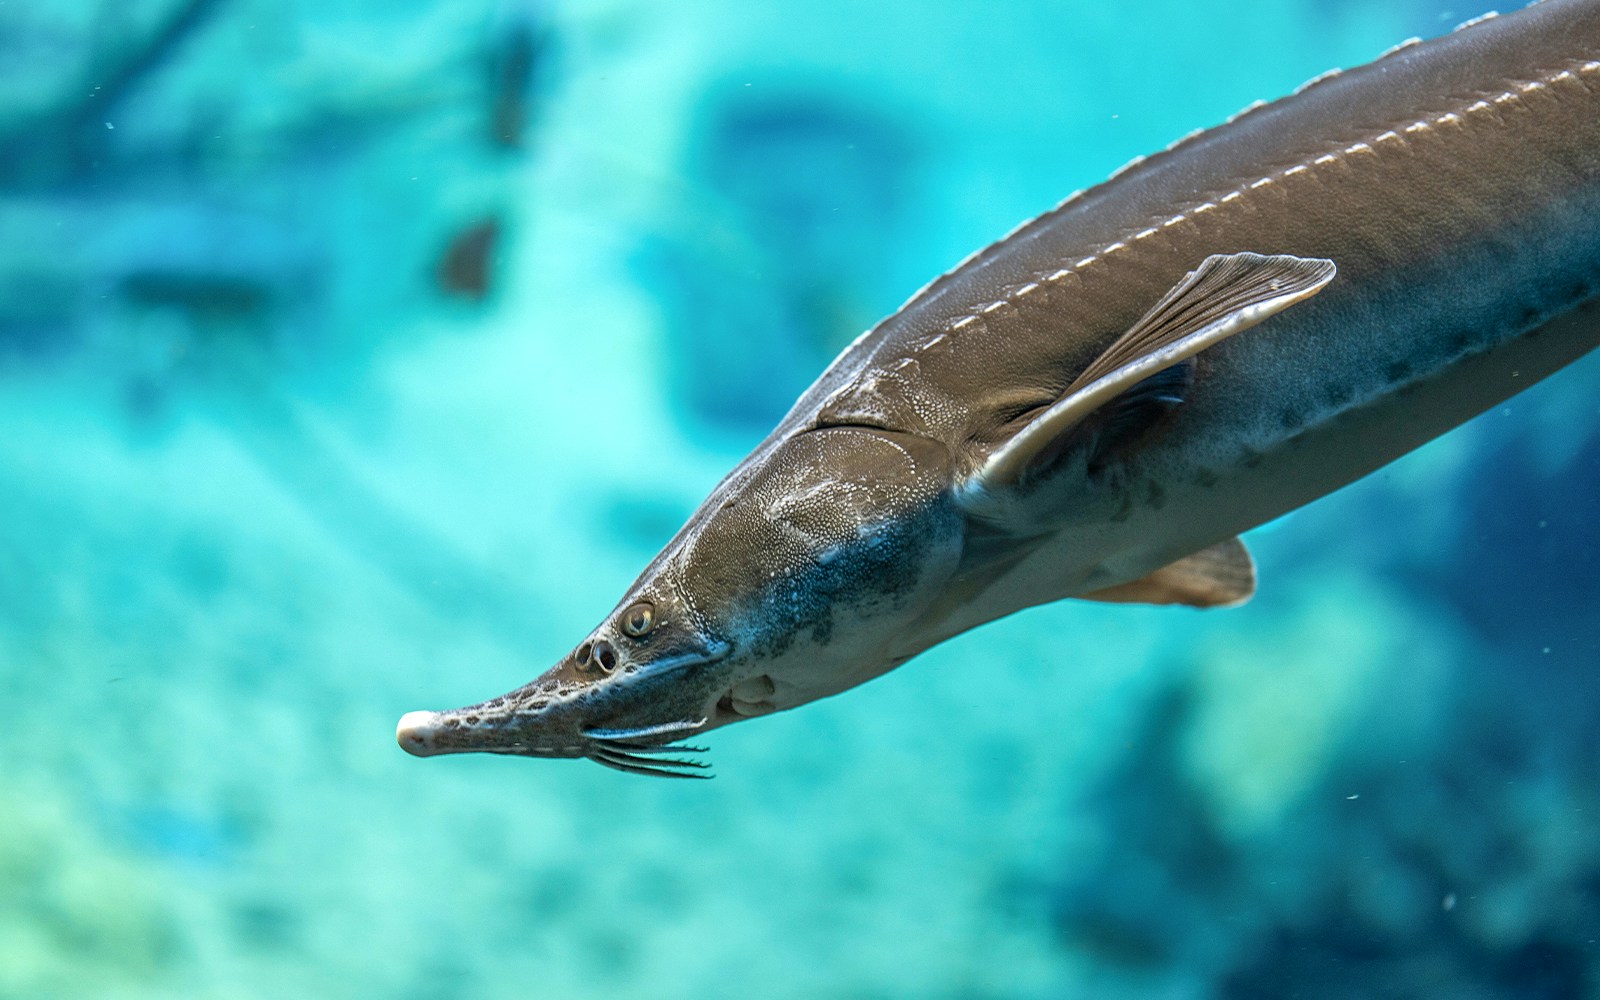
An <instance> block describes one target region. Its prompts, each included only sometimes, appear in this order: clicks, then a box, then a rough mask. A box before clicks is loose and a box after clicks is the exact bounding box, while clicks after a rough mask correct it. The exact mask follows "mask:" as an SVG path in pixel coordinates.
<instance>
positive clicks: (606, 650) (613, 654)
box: [594, 639, 617, 674]
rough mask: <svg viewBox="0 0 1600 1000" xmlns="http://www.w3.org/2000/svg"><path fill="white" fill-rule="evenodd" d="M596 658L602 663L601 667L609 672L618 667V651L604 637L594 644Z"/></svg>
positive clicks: (597, 661)
mask: <svg viewBox="0 0 1600 1000" xmlns="http://www.w3.org/2000/svg"><path fill="white" fill-rule="evenodd" d="M594 659H595V662H596V663H599V664H600V669H601V670H604V671H605V672H606V673H608V674H609V673H610V672H611V671H613V670H615V669H617V651H616V650H615V649H613V648H611V643H609V642H607V641H605V640H604V639H601V640H600V641H599V642H597V643H595V644H594Z"/></svg>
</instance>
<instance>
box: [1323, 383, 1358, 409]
mask: <svg viewBox="0 0 1600 1000" xmlns="http://www.w3.org/2000/svg"><path fill="white" fill-rule="evenodd" d="M1354 396H1355V391H1354V390H1353V389H1351V388H1350V386H1348V385H1336V386H1332V387H1330V388H1329V389H1328V391H1327V392H1325V393H1323V396H1322V401H1323V402H1324V403H1325V404H1327V406H1328V408H1329V409H1334V410H1337V409H1339V408H1340V407H1342V406H1344V404H1346V403H1348V402H1350V400H1351V399H1352V398H1353V397H1354Z"/></svg>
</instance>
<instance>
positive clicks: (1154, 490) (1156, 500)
mask: <svg viewBox="0 0 1600 1000" xmlns="http://www.w3.org/2000/svg"><path fill="white" fill-rule="evenodd" d="M1145 500H1146V501H1147V502H1148V503H1149V504H1150V506H1151V507H1154V508H1155V509H1156V510H1160V509H1161V508H1163V507H1165V506H1166V505H1167V491H1166V490H1164V489H1162V488H1161V484H1160V483H1158V482H1156V481H1155V480H1154V479H1152V480H1150V482H1149V484H1148V486H1147V487H1146V490H1145Z"/></svg>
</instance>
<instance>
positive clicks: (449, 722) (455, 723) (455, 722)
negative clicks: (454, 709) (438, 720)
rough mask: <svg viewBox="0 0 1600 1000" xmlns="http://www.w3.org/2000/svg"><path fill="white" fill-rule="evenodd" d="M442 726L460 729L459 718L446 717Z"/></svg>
mask: <svg viewBox="0 0 1600 1000" xmlns="http://www.w3.org/2000/svg"><path fill="white" fill-rule="evenodd" d="M444 727H445V728H446V729H460V728H461V720H460V719H446V720H444Z"/></svg>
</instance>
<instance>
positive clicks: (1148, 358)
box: [958, 253, 1337, 501]
mask: <svg viewBox="0 0 1600 1000" xmlns="http://www.w3.org/2000/svg"><path fill="white" fill-rule="evenodd" d="M1336 271H1337V268H1335V267H1334V264H1333V261H1331V260H1323V259H1320V258H1308V257H1293V256H1289V255H1277V256H1263V255H1262V254H1255V253H1236V254H1226V255H1224V254H1216V255H1213V256H1210V257H1207V258H1206V259H1205V261H1204V263H1202V264H1201V265H1200V266H1199V267H1198V268H1196V269H1195V270H1193V271H1190V272H1189V273H1188V274H1187V275H1186V276H1185V277H1184V278H1183V280H1182V281H1180V282H1178V283H1177V284H1176V285H1174V286H1173V287H1172V289H1171V290H1170V291H1168V292H1167V294H1166V295H1164V296H1162V298H1161V300H1160V301H1159V302H1157V303H1156V304H1155V305H1154V306H1152V307H1151V309H1150V311H1149V312H1147V313H1145V315H1144V316H1143V318H1141V319H1140V320H1139V321H1138V322H1137V323H1135V324H1133V326H1132V327H1130V328H1129V329H1128V330H1127V332H1126V333H1124V334H1123V335H1122V336H1120V337H1118V338H1117V339H1116V340H1114V341H1112V343H1111V345H1110V346H1109V347H1107V348H1106V349H1105V351H1104V352H1102V353H1101V355H1100V356H1099V357H1098V358H1096V359H1095V360H1094V361H1093V362H1091V363H1090V364H1089V366H1088V367H1087V368H1085V369H1084V370H1083V372H1082V373H1081V374H1079V375H1078V377H1077V378H1075V379H1074V380H1073V381H1072V383H1071V384H1070V385H1069V386H1067V389H1066V391H1065V393H1063V395H1062V397H1061V398H1060V399H1059V400H1057V401H1056V402H1055V403H1054V404H1052V405H1051V406H1050V407H1049V408H1048V409H1046V410H1045V411H1044V412H1043V413H1041V414H1040V415H1039V416H1037V417H1035V418H1034V419H1033V420H1032V421H1030V422H1029V423H1028V424H1027V426H1025V427H1023V428H1022V430H1020V431H1018V432H1017V433H1016V434H1015V435H1013V436H1012V437H1011V438H1010V439H1009V440H1007V441H1006V442H1005V443H1004V444H1002V445H1001V446H1000V447H998V448H996V449H995V450H994V452H993V453H991V454H990V455H989V457H988V459H987V460H986V461H985V462H984V463H983V465H982V466H980V467H979V468H978V469H977V470H975V471H974V472H973V473H972V474H971V475H970V476H969V477H968V478H967V479H966V481H965V482H963V483H962V484H961V487H960V488H959V490H958V495H962V496H964V497H965V498H966V499H967V500H969V501H971V500H976V499H977V498H978V497H980V496H981V495H982V494H985V493H990V494H992V493H994V492H996V491H998V490H1003V489H1006V488H1008V487H1011V486H1015V485H1017V484H1018V483H1019V482H1021V481H1022V480H1023V479H1024V478H1025V477H1026V476H1028V475H1029V474H1030V473H1033V472H1036V471H1038V470H1039V469H1040V468H1041V467H1043V466H1045V465H1048V464H1049V463H1050V462H1051V461H1052V460H1053V459H1054V458H1055V456H1057V455H1060V454H1062V453H1063V452H1064V451H1066V450H1067V449H1066V447H1065V445H1066V444H1067V443H1069V442H1068V439H1067V438H1066V435H1069V434H1071V433H1072V432H1073V431H1074V430H1075V429H1076V428H1077V427H1078V426H1079V425H1080V424H1082V422H1083V420H1084V418H1085V417H1087V416H1089V414H1091V413H1093V412H1095V411H1096V410H1098V409H1099V408H1101V407H1102V406H1104V405H1105V404H1106V403H1108V402H1110V401H1111V400H1113V399H1115V398H1116V397H1117V396H1119V395H1121V394H1122V393H1124V392H1127V391H1128V390H1129V389H1132V388H1133V387H1135V386H1136V385H1138V384H1139V383H1140V382H1142V381H1144V380H1145V379H1148V378H1150V377H1151V376H1152V375H1155V374H1157V373H1158V372H1161V371H1163V370H1165V369H1167V368H1171V367H1172V366H1173V365H1176V364H1179V363H1181V362H1183V361H1186V360H1187V359H1189V358H1191V357H1193V356H1194V355H1196V354H1198V353H1199V352H1200V351H1202V350H1204V349H1205V348H1207V347H1210V346H1211V345H1212V344H1215V343H1217V342H1218V341H1221V340H1224V339H1226V338H1228V337H1231V336H1233V335H1234V334H1236V333H1239V332H1241V331H1243V330H1248V329H1249V328H1250V327H1252V326H1255V325H1256V324H1257V323H1260V322H1261V321H1262V320H1264V319H1266V318H1267V317H1269V316H1272V315H1273V314H1275V313H1277V312H1280V311H1281V310H1283V309H1286V308H1288V307H1289V306H1291V305H1293V304H1294V303H1296V302H1299V301H1301V300H1302V299H1306V298H1309V297H1311V296H1312V295H1315V294H1316V293H1317V292H1319V291H1321V290H1322V289H1323V288H1324V287H1325V286H1326V285H1327V284H1328V282H1330V281H1332V280H1333V276H1334V274H1335V273H1336Z"/></svg>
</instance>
